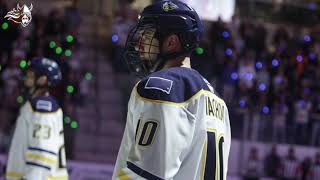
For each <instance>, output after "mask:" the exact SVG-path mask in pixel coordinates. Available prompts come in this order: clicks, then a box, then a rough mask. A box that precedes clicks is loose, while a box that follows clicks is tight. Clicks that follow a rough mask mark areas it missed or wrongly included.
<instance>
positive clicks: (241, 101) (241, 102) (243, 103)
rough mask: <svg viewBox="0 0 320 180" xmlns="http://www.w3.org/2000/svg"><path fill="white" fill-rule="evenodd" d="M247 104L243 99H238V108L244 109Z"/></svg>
mask: <svg viewBox="0 0 320 180" xmlns="http://www.w3.org/2000/svg"><path fill="white" fill-rule="evenodd" d="M246 104H247V102H246V101H245V100H244V99H240V101H239V105H240V107H242V108H244V107H245V106H246Z"/></svg>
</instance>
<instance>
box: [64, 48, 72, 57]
mask: <svg viewBox="0 0 320 180" xmlns="http://www.w3.org/2000/svg"><path fill="white" fill-rule="evenodd" d="M64 55H65V56H67V57H70V56H71V55H72V51H71V50H70V49H67V50H66V51H65V52H64Z"/></svg>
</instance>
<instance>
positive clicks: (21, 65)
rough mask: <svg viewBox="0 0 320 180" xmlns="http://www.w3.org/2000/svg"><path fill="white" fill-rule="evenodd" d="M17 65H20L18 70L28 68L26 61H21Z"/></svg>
mask: <svg viewBox="0 0 320 180" xmlns="http://www.w3.org/2000/svg"><path fill="white" fill-rule="evenodd" d="M19 65H20V68H22V69H24V68H26V67H27V66H28V63H27V61H26V60H24V59H22V60H21V61H20V64H19Z"/></svg>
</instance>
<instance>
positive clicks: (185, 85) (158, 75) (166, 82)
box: [137, 67, 210, 103]
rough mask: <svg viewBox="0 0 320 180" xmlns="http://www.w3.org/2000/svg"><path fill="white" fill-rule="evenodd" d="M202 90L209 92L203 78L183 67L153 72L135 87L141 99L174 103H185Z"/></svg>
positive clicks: (194, 71)
mask: <svg viewBox="0 0 320 180" xmlns="http://www.w3.org/2000/svg"><path fill="white" fill-rule="evenodd" d="M202 89H203V90H208V91H209V90H210V89H209V87H208V85H207V83H206V82H205V81H204V79H203V77H202V76H201V75H200V74H199V73H198V72H197V71H196V70H193V69H191V68H184V67H175V68H169V69H165V70H161V71H157V72H154V73H152V74H150V75H149V76H147V77H145V78H144V79H142V80H141V81H140V82H139V84H138V86H137V92H138V95H139V96H141V97H142V98H146V99H150V100H160V101H167V102H174V103H182V102H185V101H187V100H189V99H190V98H191V97H192V96H194V95H195V94H196V93H198V92H199V91H200V90H202Z"/></svg>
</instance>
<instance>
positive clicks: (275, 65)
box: [272, 59, 279, 67]
mask: <svg viewBox="0 0 320 180" xmlns="http://www.w3.org/2000/svg"><path fill="white" fill-rule="evenodd" d="M272 66H274V67H277V66H279V61H278V59H273V60H272Z"/></svg>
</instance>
